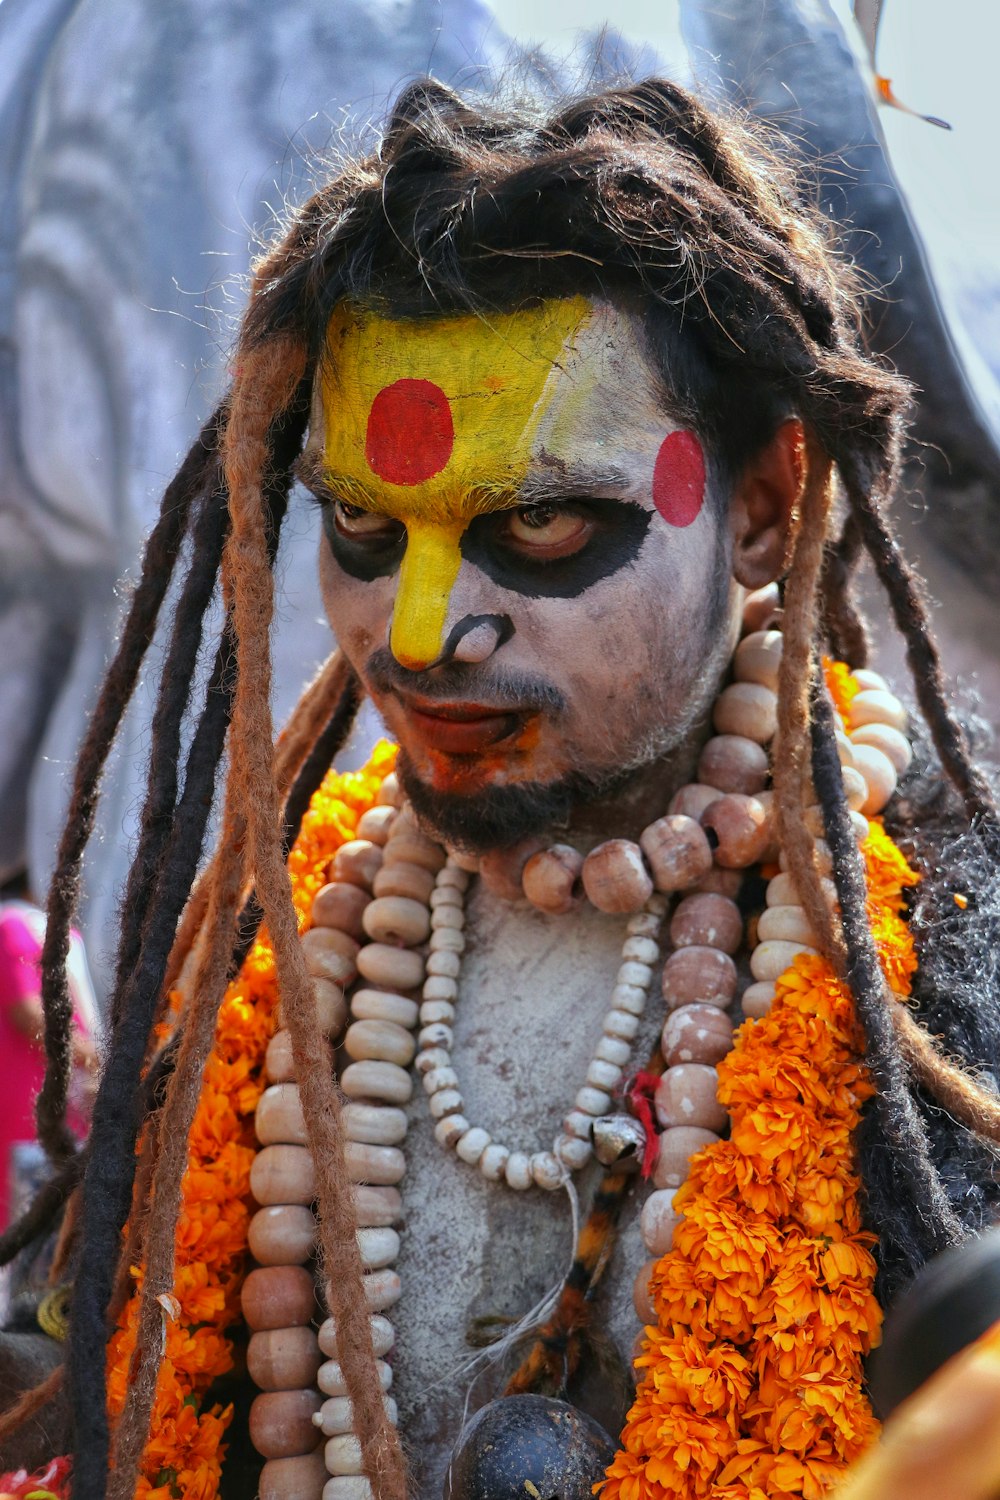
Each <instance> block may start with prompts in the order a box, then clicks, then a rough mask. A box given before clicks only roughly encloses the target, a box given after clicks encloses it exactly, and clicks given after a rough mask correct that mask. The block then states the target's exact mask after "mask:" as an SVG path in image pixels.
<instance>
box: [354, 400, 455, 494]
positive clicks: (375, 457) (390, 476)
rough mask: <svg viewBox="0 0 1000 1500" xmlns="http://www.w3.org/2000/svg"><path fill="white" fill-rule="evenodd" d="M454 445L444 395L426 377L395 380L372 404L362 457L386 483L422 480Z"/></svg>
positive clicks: (437, 467)
mask: <svg viewBox="0 0 1000 1500" xmlns="http://www.w3.org/2000/svg"><path fill="white" fill-rule="evenodd" d="M454 445H455V428H454V424H453V423H452V420H451V407H450V406H449V405H448V397H447V396H446V395H445V393H444V391H443V390H442V389H441V387H440V386H438V385H435V384H434V383H433V381H430V380H396V381H394V382H393V384H392V385H387V386H384V387H383V389H382V390H380V391H379V393H378V395H377V396H376V397H375V400H374V401H373V402H372V409H371V411H370V412H369V413H368V432H367V435H366V437H365V458H366V459H367V460H368V467H369V468H370V469H371V471H372V473H373V474H377V475H378V477H379V478H380V479H385V480H388V482H389V483H390V484H421V483H422V482H423V481H424V480H425V479H431V478H433V476H434V475H435V474H440V472H441V470H442V469H443V468H444V466H445V464H446V463H447V462H448V460H449V458H450V457H451V450H452V448H453V447H454Z"/></svg>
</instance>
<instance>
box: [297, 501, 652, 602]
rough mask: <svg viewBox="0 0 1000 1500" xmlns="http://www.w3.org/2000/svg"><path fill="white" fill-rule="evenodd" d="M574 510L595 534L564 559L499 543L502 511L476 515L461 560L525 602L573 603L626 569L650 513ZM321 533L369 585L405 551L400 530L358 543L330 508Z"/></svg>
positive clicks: (620, 505) (613, 507)
mask: <svg viewBox="0 0 1000 1500" xmlns="http://www.w3.org/2000/svg"><path fill="white" fill-rule="evenodd" d="M579 510H580V511H581V512H584V513H585V514H586V515H587V516H588V517H589V518H590V519H592V520H594V521H596V522H597V527H596V530H595V532H594V534H593V536H592V537H591V538H590V540H589V541H588V542H587V543H586V545H585V546H583V547H581V548H580V550H579V552H574V553H572V554H571V555H570V556H568V557H562V558H553V559H549V560H545V561H543V560H541V559H538V560H533V559H532V558H531V557H530V556H528V555H526V553H525V552H524V551H523V550H522V549H520V548H518V547H515V546H514V545H512V544H511V543H510V542H508V541H505V539H504V537H503V528H504V525H505V523H506V520H507V517H508V516H509V512H508V511H497V512H495V513H494V514H492V515H486V516H476V517H474V518H473V520H472V521H471V522H470V523H469V525H468V527H467V528H466V530H465V532H464V533H463V535H462V539H461V543H460V547H461V552H462V556H463V558H464V559H466V561H468V562H471V563H472V564H473V565H474V566H475V567H477V568H479V569H481V570H482V572H483V573H485V574H486V576H487V577H488V578H491V579H492V580H493V582H494V583H497V584H499V585H500V587H501V588H505V589H510V590H511V592H513V593H515V594H522V595H524V596H525V597H527V598H532V599H544V598H546V597H548V598H552V599H575V598H576V597H577V595H578V594H582V593H583V592H584V590H585V589H588V588H590V587H592V585H593V584H595V583H599V582H600V581H601V579H603V578H608V577H610V576H611V574H613V573H617V572H618V571H619V569H621V568H624V567H627V566H628V565H629V564H630V563H632V562H634V561H635V559H636V558H637V557H638V555H639V552H640V550H641V548H642V544H643V542H644V541H645V539H646V533H647V531H648V530H649V525H650V522H651V521H652V519H653V512H652V511H648V510H644V509H643V507H642V506H641V505H635V504H633V503H632V502H631V501H628V500H617V499H616V500H610V499H604V498H602V499H589V500H586V501H581V502H580V504H579ZM322 512H323V531H324V533H325V535H326V539H327V541H328V542H329V544H330V550H331V552H332V553H333V557H334V561H335V562H336V563H337V565H338V567H340V568H342V569H343V570H344V572H345V573H347V574H348V575H349V576H350V577H351V578H357V579H358V580H360V581H361V582H362V583H371V582H373V581H374V579H376V578H389V577H391V576H392V574H393V573H395V572H396V571H397V569H398V568H399V566H400V564H401V563H402V561H403V553H404V552H405V551H406V532H405V530H404V529H403V528H402V527H401V528H400V532H399V536H398V537H396V538H393V537H386V538H385V539H384V540H380V541H375V540H368V541H361V540H358V539H355V538H353V537H349V536H346V535H345V534H344V533H343V532H342V531H341V530H340V529H339V528H338V526H337V523H336V519H335V515H334V506H333V504H331V503H324V504H323V505H322Z"/></svg>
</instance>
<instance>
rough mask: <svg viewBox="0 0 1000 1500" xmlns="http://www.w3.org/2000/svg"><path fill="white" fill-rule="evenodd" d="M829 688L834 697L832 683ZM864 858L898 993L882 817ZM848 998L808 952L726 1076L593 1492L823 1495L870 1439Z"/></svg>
mask: <svg viewBox="0 0 1000 1500" xmlns="http://www.w3.org/2000/svg"><path fill="white" fill-rule="evenodd" d="M836 686H837V688H838V689H839V690H840V691H841V692H843V688H844V685H843V684H842V683H840V682H838V683H837V684H836ZM863 853H864V856H865V864H866V868H867V875H868V884H869V914H870V917H871V920H872V925H873V929H874V932H875V939H876V942H877V944H878V948H879V953H880V955H881V958H882V962H883V965H884V967H885V970H886V973H887V976H888V978H889V982H890V984H891V986H892V988H893V989H894V990H895V991H896V993H897V994H899V995H906V994H908V993H909V989H910V980H911V977H912V974H913V972H914V970H915V968H916V958H915V955H914V948H913V941H912V938H911V936H910V933H909V931H908V929H907V927H906V924H905V922H904V921H903V920H902V917H901V915H900V913H901V911H902V908H903V904H904V898H903V891H904V889H905V888H906V887H907V886H912V885H914V884H915V883H916V881H917V879H918V877H917V875H916V874H915V872H914V871H913V870H912V869H911V868H910V866H909V865H908V864H907V862H906V860H905V859H904V857H903V856H902V854H901V853H900V851H899V850H898V849H897V848H896V846H895V845H894V844H893V843H892V841H891V839H889V837H888V835H887V834H886V833H885V830H884V828H883V827H882V826H881V824H880V823H879V822H877V821H874V822H873V823H872V825H871V831H870V834H869V837H868V839H867V840H866V842H865V845H864V849H863ZM863 1049H864V1041H863V1037H862V1036H861V1034H860V1031H859V1028H858V1025H857V1021H856V1018H855V1015H854V1008H853V1004H852V1001H851V998H850V994H849V992H848V991H847V989H846V988H845V987H844V986H843V985H842V984H841V983H840V982H839V981H838V980H837V978H836V977H835V975H834V973H833V970H832V969H831V967H830V965H829V964H828V963H827V962H826V961H825V959H822V958H820V957H818V956H813V955H806V954H800V955H799V957H798V958H797V959H796V960H795V962H794V963H793V965H792V967H791V968H790V969H789V970H788V971H787V972H786V973H785V974H784V975H782V977H781V978H780V979H779V980H778V982H777V985H776V995H775V1000H774V1003H773V1005H772V1007H771V1010H770V1012H769V1014H768V1015H767V1016H765V1017H764V1018H763V1019H762V1020H759V1021H750V1022H747V1023H745V1024H744V1026H743V1027H742V1028H741V1029H740V1031H739V1032H738V1033H737V1038H736V1043H735V1045H734V1048H733V1050H732V1052H731V1053H730V1054H729V1056H728V1057H727V1058H726V1059H725V1061H724V1062H722V1063H720V1065H719V1098H720V1100H721V1101H722V1102H723V1103H724V1104H725V1105H726V1107H727V1108H728V1110H729V1111H730V1115H731V1119H732V1130H731V1134H730V1139H729V1140H727V1141H720V1142H718V1143H717V1144H715V1145H713V1146H710V1147H708V1148H706V1149H705V1150H703V1151H701V1152H700V1153H699V1154H698V1155H697V1156H696V1157H694V1159H693V1161H692V1163H691V1174H690V1177H689V1178H688V1181H687V1182H686V1183H685V1185H684V1187H683V1188H682V1189H681V1190H680V1192H679V1193H678V1195H677V1198H676V1199H675V1205H676V1207H677V1208H678V1209H679V1210H680V1211H681V1212H682V1213H683V1222H682V1223H681V1224H680V1226H679V1227H678V1230H677V1233H676V1235H675V1237H674V1246H673V1249H672V1250H671V1251H670V1252H669V1253H668V1254H667V1255H665V1256H664V1257H663V1258H662V1259H661V1260H660V1261H659V1263H658V1264H657V1266H656V1268H655V1270H654V1272H653V1277H652V1282H651V1288H650V1290H651V1295H652V1298H653V1302H654V1305H655V1307H656V1311H657V1317H658V1326H657V1327H656V1328H647V1329H646V1342H645V1344H644V1347H643V1353H642V1355H641V1357H640V1359H639V1360H638V1364H639V1366H640V1368H641V1369H643V1370H644V1371H645V1375H644V1377H643V1379H642V1383H641V1385H640V1386H639V1389H638V1391H637V1393H636V1400H635V1403H634V1405H633V1407H632V1410H631V1411H630V1413H629V1416H628V1420H627V1423H626V1426H625V1430H624V1432H623V1434H622V1447H621V1450H620V1451H619V1453H618V1454H617V1455H616V1457H615V1459H614V1462H613V1463H612V1465H611V1467H610V1469H609V1470H608V1477H607V1479H606V1480H605V1481H604V1483H603V1485H602V1486H599V1489H600V1492H601V1494H602V1496H603V1500H668V1497H672V1500H696V1497H702V1496H707V1497H711V1500H774V1497H778V1496H785V1495H787V1496H799V1497H801V1500H820V1497H821V1496H822V1495H823V1494H824V1493H825V1492H826V1490H827V1489H828V1488H829V1486H830V1485H831V1483H832V1482H834V1481H835V1480H836V1479H837V1478H838V1477H839V1476H840V1475H841V1474H842V1472H843V1470H844V1468H845V1467H846V1465H847V1464H848V1463H850V1462H851V1461H852V1460H853V1459H854V1458H855V1457H857V1456H858V1454H859V1453H861V1452H862V1450H863V1449H864V1448H865V1447H867V1445H868V1444H869V1443H870V1442H871V1441H872V1440H873V1438H874V1437H875V1435H876V1433H877V1430H878V1424H877V1422H876V1420H875V1418H874V1416H873V1414H872V1411H871V1408H870V1406H869V1403H868V1400H867V1397H866V1395H865V1391H864V1376H863V1369H862V1360H863V1358H864V1356H865V1355H866V1354H867V1353H868V1352H869V1350H870V1349H871V1348H872V1347H873V1345H875V1344H876V1343H877V1342H878V1339H879V1336H880V1325H881V1317H882V1315H881V1311H880V1309H879V1306H878V1303H877V1302H876V1300H875V1296H874V1292H873V1286H874V1280H875V1261H874V1258H873V1256H872V1249H871V1247H872V1245H873V1244H874V1242H875V1236H874V1235H873V1234H871V1233H869V1232H867V1231H865V1230H864V1229H863V1228H862V1225H861V1214H860V1206H859V1190H860V1181H859V1179H858V1176H857V1171H856V1163H855V1155H854V1149H853V1144H852V1141H853V1133H854V1130H855V1128H856V1127H857V1124H858V1121H859V1118H860V1111H861V1106H862V1105H863V1103H864V1101H865V1100H866V1099H867V1098H869V1097H870V1095H871V1093H872V1085H871V1083H870V1082H869V1080H868V1078H867V1076H866V1074H865V1071H864V1069H863V1067H862V1065H861V1062H860V1058H861V1055H862V1052H863Z"/></svg>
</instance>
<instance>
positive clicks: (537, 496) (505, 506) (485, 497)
mask: <svg viewBox="0 0 1000 1500" xmlns="http://www.w3.org/2000/svg"><path fill="white" fill-rule="evenodd" d="M292 468H293V471H294V473H295V475H296V478H298V479H299V480H301V482H302V483H303V484H304V485H305V486H306V488H307V489H309V490H311V491H312V492H313V494H315V495H317V496H319V497H320V498H322V499H329V500H342V501H345V502H346V504H348V505H356V506H357V507H358V508H359V509H360V510H367V511H372V512H374V513H375V514H376V515H379V514H381V513H382V511H383V509H384V507H383V505H382V504H381V503H380V500H379V496H378V494H377V492H376V491H375V490H374V489H370V488H369V486H368V485H366V484H365V483H364V482H363V481H362V480H360V479H357V478H356V477H355V476H354V475H349V474H336V473H334V472H333V471H332V470H330V469H327V468H326V466H325V465H324V463H323V461H322V458H320V457H319V456H318V455H316V454H313V453H302V454H300V456H299V457H298V458H297V459H296V460H295V463H294V464H293V465H292ZM630 487H631V481H630V476H629V475H628V473H627V472H626V471H625V470H624V469H621V468H618V467H616V466H615V465H613V464H610V465H608V466H607V467H606V468H601V469H594V468H590V467H586V466H583V465H578V464H571V463H565V462H559V463H558V464H553V465H551V466H547V467H546V468H544V469H541V470H535V471H534V472H533V473H528V474H526V475H525V477H524V479H523V480H522V482H521V484H520V485H519V486H518V487H517V488H516V489H515V488H512V487H511V485H510V484H509V483H507V482H505V481H504V480H498V481H497V482H495V483H491V482H490V481H489V480H486V481H480V482H479V483H477V484H471V485H469V486H468V488H467V489H466V492H465V493H466V499H467V500H468V501H470V502H471V504H472V506H473V507H474V508H475V509H476V510H477V511H480V512H482V513H483V514H486V513H488V512H496V511H502V510H513V509H515V508H516V507H517V506H519V505H546V504H555V505H558V504H559V503H560V502H564V501H567V500H578V499H580V498H581V497H585V496H587V495H595V496H596V495H597V494H598V493H600V494H602V495H606V494H607V492H608V491H609V490H610V491H612V492H614V493H615V494H622V495H623V494H625V493H626V492H627V491H628V490H629V488H630Z"/></svg>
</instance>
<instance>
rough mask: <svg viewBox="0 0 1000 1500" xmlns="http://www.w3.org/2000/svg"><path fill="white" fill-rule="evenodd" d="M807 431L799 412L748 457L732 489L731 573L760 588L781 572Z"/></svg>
mask: <svg viewBox="0 0 1000 1500" xmlns="http://www.w3.org/2000/svg"><path fill="white" fill-rule="evenodd" d="M805 471H806V458H805V432H804V430H803V427H802V423H801V422H800V421H799V419H798V418H797V417H792V418H789V420H788V421H787V422H782V424H781V426H780V427H779V428H778V430H777V431H776V432H775V434H774V436H773V437H772V438H771V439H770V440H769V441H768V442H767V443H766V444H765V445H764V447H763V448H761V449H760V451H759V452H758V453H755V454H754V456H753V457H752V458H751V459H750V460H749V461H748V462H747V464H746V466H745V468H744V470H743V473H742V475H741V476H740V478H739V480H738V481H737V483H736V487H735V489H734V491H733V499H732V504H731V506H730V513H729V514H730V526H731V528H732V538H733V576H734V577H735V579H736V581H737V583H741V584H742V585H743V587H744V588H748V589H759V588H763V587H764V585H765V584H766V583H771V582H773V580H774V579H775V578H778V577H780V575H781V573H782V571H783V569H784V566H785V560H786V558H787V555H788V549H789V545H790V542H791V538H792V532H793V529H794V525H795V519H796V507H797V505H798V503H799V499H800V498H801V495H802V487H803V485H804V483H805Z"/></svg>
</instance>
